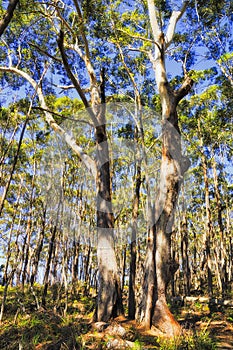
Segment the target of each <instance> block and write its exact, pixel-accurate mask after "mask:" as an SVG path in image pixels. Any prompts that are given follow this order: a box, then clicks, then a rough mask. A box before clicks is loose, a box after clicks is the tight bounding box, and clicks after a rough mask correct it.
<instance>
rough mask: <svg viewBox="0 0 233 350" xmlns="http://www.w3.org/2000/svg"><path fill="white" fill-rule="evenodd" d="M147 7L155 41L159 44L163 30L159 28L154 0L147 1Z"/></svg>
mask: <svg viewBox="0 0 233 350" xmlns="http://www.w3.org/2000/svg"><path fill="white" fill-rule="evenodd" d="M147 5H148V11H149V18H150V24H151V29H152V33H153V37H154V41H156V42H158V41H159V37H160V35H161V29H160V27H159V24H158V20H157V17H156V11H155V2H154V0H147Z"/></svg>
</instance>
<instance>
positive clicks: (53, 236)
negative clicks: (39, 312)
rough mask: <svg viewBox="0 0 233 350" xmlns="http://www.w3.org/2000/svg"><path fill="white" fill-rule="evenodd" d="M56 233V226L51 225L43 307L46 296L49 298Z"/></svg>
mask: <svg viewBox="0 0 233 350" xmlns="http://www.w3.org/2000/svg"><path fill="white" fill-rule="evenodd" d="M56 233H57V227H56V225H53V226H52V225H51V238H50V242H49V250H48V257H47V262H46V268H45V275H44V282H43V284H44V289H43V294H42V300H41V303H42V305H43V306H46V296H47V292H48V286H49V272H50V267H51V260H52V254H53V250H54V243H55V238H56Z"/></svg>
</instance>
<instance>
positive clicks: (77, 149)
mask: <svg viewBox="0 0 233 350" xmlns="http://www.w3.org/2000/svg"><path fill="white" fill-rule="evenodd" d="M0 71H2V72H10V73H15V74H17V75H19V76H21V77H23V78H24V79H25V80H27V81H28V82H29V83H30V84H31V85H32V87H33V88H34V89H35V92H36V93H37V96H38V99H39V102H40V105H41V108H42V109H43V111H44V115H45V120H46V122H47V123H48V124H49V125H50V126H51V128H52V129H53V130H54V131H55V132H56V133H58V134H59V135H60V136H61V137H62V138H63V140H65V142H66V143H67V144H68V145H69V146H70V147H71V148H72V150H73V151H74V152H75V154H77V156H78V157H79V158H80V159H81V160H82V162H83V163H84V164H85V166H86V167H87V169H88V170H89V171H90V172H91V173H92V175H93V176H94V178H96V175H97V167H96V163H95V161H94V160H93V159H92V158H91V157H89V156H88V155H87V154H86V153H85V152H84V151H83V149H82V148H81V147H80V146H78V145H77V143H76V141H75V139H74V137H73V136H70V135H69V134H68V133H67V132H66V131H65V130H64V129H63V128H62V127H61V126H60V125H58V124H57V123H56V121H55V120H54V118H53V116H52V114H51V113H50V111H49V109H48V107H47V105H46V102H45V99H44V95H43V92H42V89H41V87H40V86H39V85H38V84H37V82H36V81H35V80H34V79H32V78H31V77H30V76H29V75H28V74H27V73H26V72H23V71H22V70H20V69H18V68H15V67H0Z"/></svg>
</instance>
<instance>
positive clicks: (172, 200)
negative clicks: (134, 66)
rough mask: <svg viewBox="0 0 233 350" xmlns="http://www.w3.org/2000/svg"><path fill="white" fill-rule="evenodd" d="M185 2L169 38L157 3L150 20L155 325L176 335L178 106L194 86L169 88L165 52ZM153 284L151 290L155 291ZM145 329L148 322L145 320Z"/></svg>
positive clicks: (183, 163) (184, 165)
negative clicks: (171, 287) (156, 163)
mask: <svg viewBox="0 0 233 350" xmlns="http://www.w3.org/2000/svg"><path fill="white" fill-rule="evenodd" d="M186 6H187V2H184V4H183V6H182V8H181V10H180V11H173V13H172V15H171V18H170V23H169V26H168V29H167V33H166V35H164V33H163V32H162V30H161V28H159V25H158V21H157V14H156V10H155V2H154V0H148V10H149V18H150V24H151V29H152V34H153V38H154V41H155V47H154V50H155V51H154V53H153V54H152V53H151V55H150V59H151V62H152V64H153V68H154V72H155V79H156V84H157V87H158V90H159V95H160V100H161V106H162V120H163V136H162V159H161V177H160V193H159V196H158V199H157V201H156V208H155V223H156V227H155V233H156V241H155V247H156V252H155V271H156V291H155V293H154V296H153V297H154V300H153V305H154V307H153V309H152V312H151V318H152V324H153V325H155V326H156V327H158V328H159V329H160V330H161V331H162V332H164V333H166V334H167V335H169V336H173V335H175V334H178V333H179V332H180V326H179V324H178V322H177V321H176V320H175V318H174V316H173V315H172V314H171V312H170V311H169V308H168V305H167V301H166V292H167V287H168V284H169V282H170V281H171V276H172V274H174V272H175V271H176V269H177V267H178V266H177V264H176V263H175V262H174V261H172V259H171V232H172V223H173V216H174V210H175V205H176V202H177V198H178V193H179V187H180V184H181V182H182V179H183V175H184V173H185V171H186V170H187V169H188V166H189V161H188V160H187V159H186V158H185V157H183V156H182V153H181V144H180V130H179V126H178V115H177V111H176V108H177V105H178V103H179V101H180V100H181V99H182V98H183V97H184V96H186V95H187V94H188V92H189V91H190V89H191V87H192V84H193V82H192V80H191V79H190V78H189V77H188V76H186V77H185V80H184V83H183V84H182V86H181V87H180V88H179V89H178V90H176V91H174V90H172V88H171V87H170V85H169V82H168V79H167V74H166V68H165V50H166V48H167V47H168V46H169V45H170V43H171V42H172V39H173V36H174V32H175V28H176V24H177V21H178V20H179V18H181V16H182V14H183V13H184V11H185V8H186ZM152 283H153V281H151V285H150V287H149V289H150V288H153V284H152ZM145 321H146V326H148V320H147V319H146V320H145Z"/></svg>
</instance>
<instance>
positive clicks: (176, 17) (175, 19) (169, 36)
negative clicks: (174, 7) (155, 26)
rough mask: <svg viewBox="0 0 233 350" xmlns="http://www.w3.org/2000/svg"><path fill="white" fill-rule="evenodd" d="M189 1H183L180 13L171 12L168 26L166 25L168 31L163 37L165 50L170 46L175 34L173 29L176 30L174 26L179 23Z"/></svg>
mask: <svg viewBox="0 0 233 350" xmlns="http://www.w3.org/2000/svg"><path fill="white" fill-rule="evenodd" d="M188 3H189V1H184V3H183V5H182V8H181V10H180V11H173V12H172V15H171V18H170V21H169V25H168V29H167V34H166V36H165V48H168V46H169V45H170V44H171V42H172V39H173V36H174V33H175V29H176V24H177V22H178V21H179V19H180V18H181V17H182V16H183V14H184V12H185V10H186V8H187V6H188Z"/></svg>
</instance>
